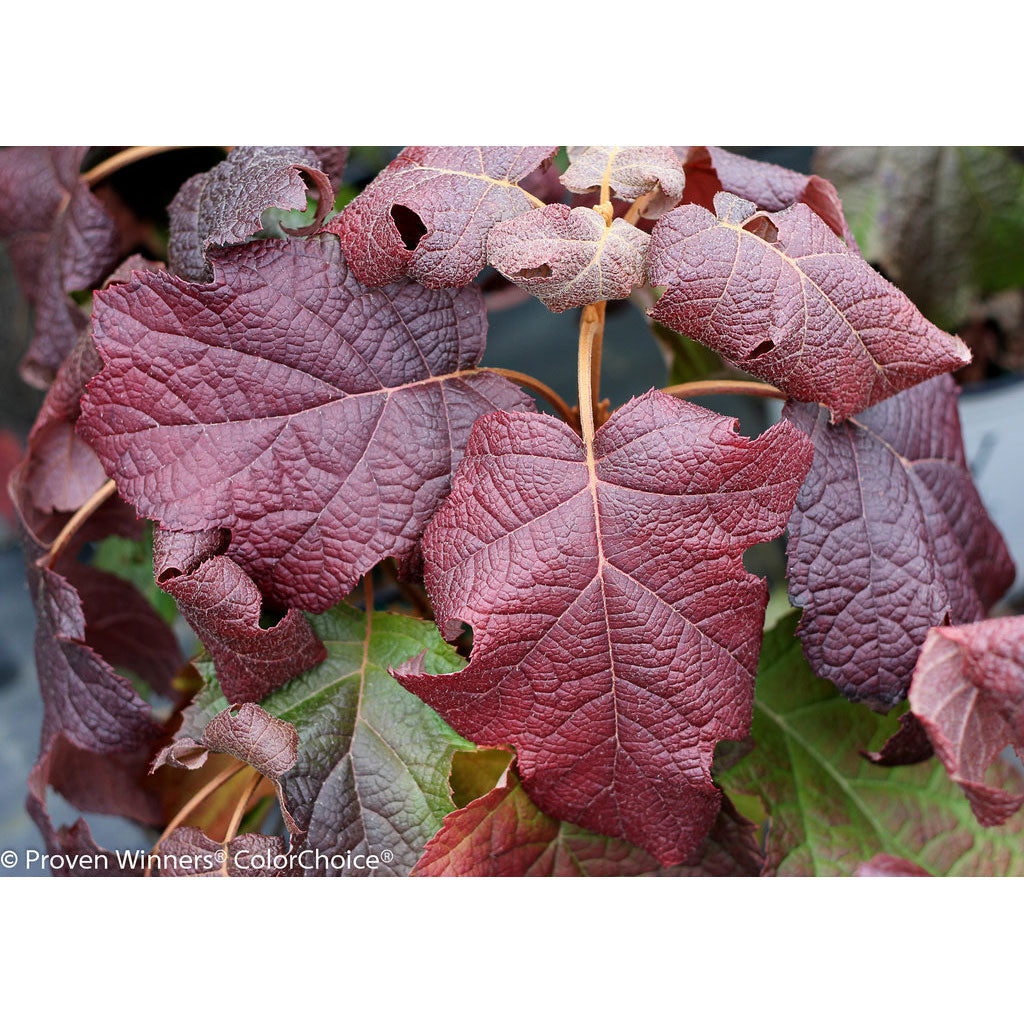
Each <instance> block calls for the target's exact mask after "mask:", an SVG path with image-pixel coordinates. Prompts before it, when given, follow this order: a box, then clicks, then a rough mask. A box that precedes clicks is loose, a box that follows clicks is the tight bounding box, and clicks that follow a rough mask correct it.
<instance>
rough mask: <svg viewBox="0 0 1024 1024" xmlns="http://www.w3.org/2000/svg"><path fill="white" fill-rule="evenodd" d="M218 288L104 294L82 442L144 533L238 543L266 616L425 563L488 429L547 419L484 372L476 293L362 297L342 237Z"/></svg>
mask: <svg viewBox="0 0 1024 1024" xmlns="http://www.w3.org/2000/svg"><path fill="white" fill-rule="evenodd" d="M214 269H215V272H216V276H215V280H214V281H213V283H211V284H200V283H190V282H185V281H182V280H180V279H178V278H175V277H172V276H171V275H169V274H165V273H156V274H137V275H134V276H133V277H132V279H131V281H129V282H128V283H127V284H122V285H117V286H115V287H113V288H108V289H106V290H105V291H103V292H100V293H99V294H98V295H97V297H96V309H95V313H94V321H93V322H94V329H95V341H96V345H97V347H98V349H99V351H100V354H101V355H102V356H103V359H104V362H105V366H104V369H103V371H102V373H100V374H99V375H98V376H97V377H95V378H94V379H93V380H92V381H91V383H90V385H89V390H88V392H87V394H86V397H85V399H84V401H83V404H82V409H83V412H82V417H81V419H80V420H79V425H78V429H79V433H80V434H81V436H82V437H84V438H85V440H86V441H88V443H89V444H91V445H92V446H93V448H94V449H95V451H96V453H97V454H98V455H99V457H100V460H101V461H102V463H103V466H104V468H105V469H106V471H107V473H108V474H109V475H110V476H112V477H113V478H114V479H115V480H116V481H117V483H118V488H119V490H120V493H121V494H122V495H123V496H124V497H125V498H127V499H128V500H129V501H131V502H132V503H133V504H134V505H135V506H136V507H137V508H138V509H139V511H140V512H141V513H142V514H143V515H145V516H147V517H148V518H151V519H155V520H157V521H158V522H159V523H160V524H161V525H162V526H163V527H164V528H166V529H173V530H183V531H189V532H197V531H201V530H211V529H216V528H223V529H227V530H229V531H230V532H231V545H230V547H229V549H228V551H227V552H226V554H228V555H229V556H230V557H231V558H233V559H234V560H235V561H236V562H237V563H238V564H239V566H241V568H242V569H243V570H244V571H245V572H246V573H247V574H248V575H249V576H251V577H252V578H253V580H254V581H255V582H256V584H257V585H258V586H259V588H260V589H261V591H262V592H263V593H264V594H265V595H267V597H269V598H271V599H272V600H273V601H274V602H275V603H276V604H278V605H280V606H282V607H286V608H287V607H295V608H300V609H305V610H307V611H322V610H323V609H325V608H328V607H330V606H331V605H332V604H334V603H335V602H336V601H338V600H339V599H340V598H341V597H342V596H344V595H345V594H346V593H348V591H349V590H351V588H352V586H353V585H354V584H355V582H356V581H357V580H358V579H359V577H360V576H361V575H362V574H363V573H364V572H365V571H366V570H368V569H370V568H371V567H372V566H374V565H376V564H377V562H379V561H380V560H381V559H383V558H385V557H387V556H388V555H397V556H400V557H401V556H405V555H408V554H409V553H410V552H412V550H413V549H414V547H415V545H416V542H417V541H418V540H419V537H420V534H421V533H422V530H423V527H424V526H425V525H426V523H427V521H428V520H429V518H430V516H431V515H432V514H433V512H434V510H435V509H436V508H437V506H438V504H439V503H440V502H441V500H442V499H443V498H444V496H445V495H446V494H447V492H448V488H449V482H450V479H451V473H452V470H453V469H454V467H455V466H456V465H457V464H458V461H459V458H460V457H461V455H462V449H463V446H464V444H465V441H466V438H467V437H468V436H469V431H470V428H471V427H472V425H473V422H474V421H475V420H476V418H477V417H478V416H479V415H481V414H482V413H485V412H491V411H493V410H495V409H501V408H512V409H524V408H525V409H528V408H532V406H533V403H532V401H531V400H530V399H528V398H527V397H526V396H525V395H524V394H523V393H522V392H521V391H520V390H519V389H518V388H517V387H515V386H514V385H512V384H510V383H508V382H507V381H505V380H504V379H503V378H501V377H499V376H498V375H496V374H494V373H490V372H487V371H483V370H480V369H478V368H477V363H478V362H479V360H480V357H481V356H482V355H483V350H484V338H485V335H486V331H487V321H486V317H485V314H484V307H483V299H482V298H481V295H480V292H479V290H478V289H476V288H475V287H470V288H466V289H463V290H461V291H457V290H453V289H444V290H439V291H432V290H429V289H426V288H424V287H422V286H421V285H418V284H416V283H415V282H412V281H403V282H400V283H398V284H394V285H389V286H387V287H386V288H366V287H364V286H363V285H361V284H359V282H358V281H356V279H355V277H354V276H353V275H352V273H351V271H350V270H349V268H348V265H347V264H346V263H345V260H344V258H343V257H342V255H341V253H340V251H339V248H338V242H337V239H335V238H334V237H333V236H330V235H324V236H319V237H317V238H314V239H308V240H293V241H277V240H271V241H262V242H253V243H249V244H247V245H245V246H237V247H235V248H232V249H230V250H227V251H225V252H224V253H223V254H222V255H221V256H219V257H217V258H215V259H214Z"/></svg>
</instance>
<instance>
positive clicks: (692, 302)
mask: <svg viewBox="0 0 1024 1024" xmlns="http://www.w3.org/2000/svg"><path fill="white" fill-rule="evenodd" d="M715 203H716V213H715V214H712V213H710V212H709V211H707V210H705V209H704V208H703V207H699V206H683V207H680V208H679V209H677V210H673V211H672V212H671V213H669V214H667V215H666V216H665V217H663V218H662V219H661V220H660V221H659V222H658V224H657V227H656V228H655V229H654V233H653V235H652V237H651V246H650V250H649V253H648V258H647V273H648V277H649V279H650V281H651V283H652V284H654V285H666V286H667V289H666V291H665V294H664V296H663V297H662V298H661V300H660V301H659V302H658V303H657V304H656V305H655V306H654V308H653V309H651V310H650V315H651V316H653V317H654V319H655V320H659V321H661V322H662V323H664V324H666V325H667V326H669V327H671V328H672V329H673V330H675V331H679V332H681V333H683V334H686V335H688V336H689V337H691V338H695V339H696V340H697V341H701V342H703V343H704V344H706V345H708V346H709V347H710V348H713V349H714V350H715V351H716V352H719V353H720V354H721V355H723V356H724V357H725V358H726V359H729V360H730V361H731V362H733V363H735V364H736V366H738V367H739V368H740V369H742V370H745V371H747V372H749V373H751V374H753V375H754V376H757V377H762V378H763V379H764V380H767V381H770V382H771V383H772V384H775V385H776V386H778V387H780V388H782V390H783V391H784V392H785V393H786V394H787V395H788V396H789V397H790V398H792V399H794V400H797V401H801V402H820V403H821V404H822V405H824V406H827V407H828V408H829V409H830V410H831V412H832V420H833V422H839V421H841V420H844V419H846V418H847V417H848V416H852V415H853V414H854V413H858V412H861V411H862V410H863V409H866V408H867V407H868V406H870V405H874V404H875V403H876V402H880V401H882V400H883V399H885V398H889V397H891V396H892V395H894V394H896V393H897V392H899V391H903V390H904V389H906V388H909V387H912V386H913V385H914V384H918V383H920V382H921V381H923V380H927V379H928V378H929V377H934V376H936V375H938V374H941V373H944V372H945V371H947V370H955V369H957V368H958V367H960V366H965V365H966V364H967V363H968V362H970V358H971V355H970V351H969V350H968V348H967V346H966V345H964V343H963V342H962V341H961V340H960V339H959V338H955V337H952V336H950V335H948V334H946V333H945V332H943V331H940V330H939V329H938V328H937V327H935V326H934V325H933V324H930V323H929V322H928V321H927V320H925V318H924V317H923V316H921V314H920V313H919V312H918V311H917V309H916V307H915V306H914V305H913V303H911V301H910V300H909V299H908V298H907V297H906V296H905V295H904V294H903V293H902V292H901V291H900V290H899V289H898V288H895V287H894V286H893V285H891V284H889V283H888V281H886V280H885V279H884V278H883V277H882V276H881V275H880V274H877V273H876V272H875V271H874V270H872V269H871V267H870V266H869V265H868V264H867V263H866V262H865V261H864V260H863V259H861V258H860V256H859V255H857V253H855V252H853V251H851V250H850V249H848V248H847V246H846V244H845V243H844V242H843V241H842V240H841V239H839V238H837V237H836V236H835V235H834V234H833V233H832V231H831V230H830V229H829V228H828V226H827V225H826V224H825V223H824V221H822V220H821V218H820V217H818V216H817V215H816V214H815V213H814V212H813V211H812V210H811V209H810V207H808V206H805V205H803V204H802V203H801V204H797V205H796V206H794V207H792V208H790V209H788V210H785V211H783V212H781V213H775V214H772V215H771V216H768V215H766V214H763V213H758V212H757V210H756V208H755V207H754V205H753V204H752V203H748V202H746V201H745V200H741V199H738V198H737V197H735V196H730V195H728V194H727V193H719V195H718V196H717V197H716V199H715Z"/></svg>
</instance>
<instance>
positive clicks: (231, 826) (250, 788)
mask: <svg viewBox="0 0 1024 1024" xmlns="http://www.w3.org/2000/svg"><path fill="white" fill-rule="evenodd" d="M262 781H263V776H262V775H260V773H259V772H255V773H254V776H253V779H252V781H251V782H250V783H249V784H248V785H247V786H246V787H245V792H244V793H242V796H241V798H240V799H239V801H238V803H237V804H235V810H234V812H233V813H232V815H231V821H229V822H228V830H227V831H226V832H225V833H224V840H223V843H224V847H225V850H224V852H225V854H226V853H227V845H228V843H230V842H231V840H232V839H234V838H235V836H236V835H237V834H238V826H239V825H241V824H242V816H243V815H244V814H245V809H246V807H248V806H249V801H250V800H251V799H252V797H253V794H254V793H255V792H256V790H257V789H258V788H259V784H260V783H261V782H262ZM224 863H225V864H227V859H226V858H225V861H224Z"/></svg>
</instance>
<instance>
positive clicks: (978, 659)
mask: <svg viewBox="0 0 1024 1024" xmlns="http://www.w3.org/2000/svg"><path fill="white" fill-rule="evenodd" d="M1022 708H1024V616H1020V615H1018V616H1015V617H1013V618H1005V619H990V620H988V621H987V622H975V623H972V624H970V625H966V626H944V627H939V628H936V629H932V630H930V631H929V633H928V638H927V639H926V640H925V642H924V646H923V647H922V648H921V657H920V658H919V659H918V662H917V668H916V669H915V670H914V681H913V683H912V684H911V686H910V710H911V711H913V713H914V714H915V715H916V716H917V717H918V718H919V719H920V720H921V723H922V724H923V725H924V728H925V730H926V731H927V733H928V737H929V739H930V740H931V741H932V745H933V746H934V747H935V753H936V754H937V755H938V757H939V759H940V760H941V761H942V763H943V764H944V765H945V766H946V770H947V771H948V772H949V774H950V777H951V778H952V779H953V781H954V782H956V783H957V784H958V785H959V786H960V788H961V789H963V791H964V793H966V794H967V799H968V800H969V801H970V804H971V809H972V810H973V811H974V816H975V817H976V818H977V819H978V821H979V822H980V823H981V824H982V825H985V826H992V825H1001V824H1002V823H1003V822H1004V821H1006V819H1007V818H1009V817H1010V815H1011V814H1013V813H1014V812H1016V811H1017V810H1019V809H1020V807H1021V805H1022V804H1024V795H1021V794H1020V793H1008V792H1007V791H1006V790H1003V789H997V788H995V787H994V786H991V785H989V784H988V783H987V782H986V779H985V773H986V771H987V769H988V768H989V767H990V766H991V764H992V763H993V762H994V761H995V760H996V758H998V757H999V754H1000V753H1001V752H1002V751H1003V750H1004V749H1005V748H1006V747H1009V746H1012V747H1013V748H1014V749H1015V750H1016V751H1017V753H1018V755H1019V754H1021V753H1022V752H1024V713H1022Z"/></svg>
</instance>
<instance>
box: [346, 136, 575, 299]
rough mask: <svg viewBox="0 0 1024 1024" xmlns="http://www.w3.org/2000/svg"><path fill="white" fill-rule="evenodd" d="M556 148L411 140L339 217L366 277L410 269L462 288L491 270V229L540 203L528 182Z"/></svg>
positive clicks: (352, 259) (384, 277) (354, 261)
mask: <svg viewBox="0 0 1024 1024" xmlns="http://www.w3.org/2000/svg"><path fill="white" fill-rule="evenodd" d="M554 153H555V147H552V146H525V147H524V146H410V147H409V148H407V149H403V150H402V152H401V153H399V155H398V156H397V157H396V158H395V159H394V160H392V161H391V163H390V164H388V166H387V167H385V168H384V170H383V171H381V173H380V174H378V175H377V177H376V179H375V180H374V181H373V182H372V183H371V184H370V185H369V186H367V188H366V189H365V190H364V191H363V193H362V195H360V196H358V197H357V198H356V199H354V200H353V201H352V202H351V203H349V205H348V206H346V207H345V209H344V210H343V211H342V213H341V216H340V217H338V218H336V219H335V220H333V221H331V223H330V224H329V225H328V230H329V231H334V232H336V233H337V235H338V237H339V238H340V239H341V245H342V248H343V249H344V250H345V256H346V258H347V259H348V262H349V264H350V265H351V267H352V270H353V271H354V272H355V274H356V276H357V277H358V278H359V280H360V281H362V282H364V283H365V284H371V285H385V284H390V283H391V282H392V281H397V280H398V279H399V278H400V277H402V276H403V275H407V276H408V277H411V278H413V279H414V280H416V281H420V282H422V283H423V284H425V285H427V286H429V287H431V288H448V287H456V288H458V287H461V286H463V285H466V284H469V282H470V281H472V280H473V278H474V277H475V276H476V275H477V274H478V273H479V272H480V271H481V270H483V268H484V265H485V262H486V257H485V243H486V241H487V233H488V232H489V231H490V230H491V228H492V227H493V226H494V225H495V224H497V223H498V222H499V221H502V220H506V219H507V218H509V217H514V216H515V215H516V214H517V213H525V212H526V211H527V210H529V209H531V208H533V207H534V206H535V205H536V203H535V202H534V201H533V200H531V197H530V196H529V195H528V194H527V193H526V192H524V191H523V189H522V188H520V187H519V185H518V184H517V182H519V181H521V180H522V179H523V178H524V177H526V175H528V174H529V173H530V172H531V171H532V170H534V169H535V168H536V167H538V166H540V164H541V163H543V162H544V161H545V160H548V159H550V158H551V157H552V156H553V155H554Z"/></svg>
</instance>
